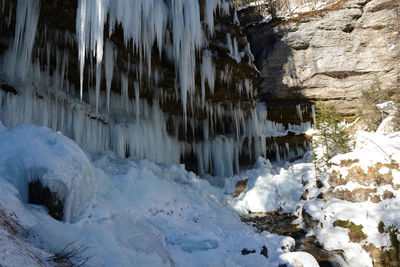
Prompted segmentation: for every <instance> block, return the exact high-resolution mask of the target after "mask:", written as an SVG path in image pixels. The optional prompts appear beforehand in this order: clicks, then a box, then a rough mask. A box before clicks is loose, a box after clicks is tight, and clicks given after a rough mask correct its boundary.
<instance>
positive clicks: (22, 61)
mask: <svg viewBox="0 0 400 267" xmlns="http://www.w3.org/2000/svg"><path fill="white" fill-rule="evenodd" d="M39 11H40V1H39V0H32V1H26V0H18V3H17V15H16V24H15V37H14V45H13V50H12V54H8V59H7V64H4V66H3V67H5V68H6V69H5V71H6V73H7V75H8V76H9V77H10V78H18V79H20V80H22V81H24V80H25V79H26V76H27V74H28V71H29V68H30V66H31V57H32V50H33V45H34V43H35V37H36V30H37V24H38V20H39Z"/></svg>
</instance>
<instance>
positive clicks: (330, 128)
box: [313, 104, 350, 172]
mask: <svg viewBox="0 0 400 267" xmlns="http://www.w3.org/2000/svg"><path fill="white" fill-rule="evenodd" d="M316 120H317V121H316V127H317V129H318V131H319V136H317V137H316V138H314V139H313V149H314V153H313V158H314V163H315V165H316V169H317V171H319V172H323V171H324V170H325V169H326V167H327V166H328V163H329V160H330V159H331V158H332V157H333V156H335V155H337V154H340V153H347V152H349V151H350V145H349V142H350V137H349V135H348V133H347V131H346V128H345V126H344V124H343V123H342V118H341V116H340V115H339V114H338V113H337V111H336V109H335V108H334V106H333V105H327V104H320V105H318V108H317V111H316Z"/></svg>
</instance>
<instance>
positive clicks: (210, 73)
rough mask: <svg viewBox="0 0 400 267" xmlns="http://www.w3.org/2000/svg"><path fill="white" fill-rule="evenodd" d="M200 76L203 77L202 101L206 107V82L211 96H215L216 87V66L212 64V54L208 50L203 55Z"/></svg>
mask: <svg viewBox="0 0 400 267" xmlns="http://www.w3.org/2000/svg"><path fill="white" fill-rule="evenodd" d="M200 76H201V101H202V104H203V105H204V102H205V84H206V81H207V84H208V88H209V89H210V92H211V94H214V85H215V66H214V64H213V62H212V54H211V52H210V51H208V50H205V51H204V53H203V62H202V63H201V66H200Z"/></svg>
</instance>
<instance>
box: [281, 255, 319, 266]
mask: <svg viewBox="0 0 400 267" xmlns="http://www.w3.org/2000/svg"><path fill="white" fill-rule="evenodd" d="M281 259H284V260H286V261H288V262H289V263H291V264H293V265H295V266H307V267H319V264H318V262H317V261H316V260H315V259H314V257H313V256H311V255H310V254H308V253H305V252H290V253H286V254H284V255H282V256H281Z"/></svg>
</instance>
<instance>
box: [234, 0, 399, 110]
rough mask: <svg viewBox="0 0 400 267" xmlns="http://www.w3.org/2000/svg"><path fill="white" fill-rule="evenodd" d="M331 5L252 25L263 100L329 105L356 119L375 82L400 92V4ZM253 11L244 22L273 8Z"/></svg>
mask: <svg viewBox="0 0 400 267" xmlns="http://www.w3.org/2000/svg"><path fill="white" fill-rule="evenodd" d="M329 2H331V5H327V6H325V8H322V9H319V10H314V11H309V12H305V13H298V14H296V15H292V16H291V17H290V18H287V19H283V18H276V19H273V20H272V21H271V22H269V23H253V24H251V25H248V26H247V28H246V32H247V36H248V39H249V41H250V43H251V49H252V52H253V54H254V55H255V58H256V65H257V67H258V68H259V70H260V71H261V78H262V80H261V83H260V85H259V96H264V98H267V99H269V100H270V101H272V99H275V100H284V101H288V100H295V101H301V100H310V101H329V102H332V103H334V104H335V105H336V106H337V108H338V110H339V111H340V112H341V113H342V114H345V115H352V114H355V113H356V112H357V110H358V108H359V106H360V101H359V98H360V96H361V94H362V91H363V90H364V89H368V88H370V87H371V85H372V84H373V82H374V81H375V80H377V79H378V80H379V81H380V82H381V89H384V90H396V89H397V88H398V86H399V82H400V80H399V79H400V78H399V77H400V76H399V75H400V67H399V66H400V22H399V18H400V17H399V16H400V15H399V12H400V2H399V1H397V0H342V1H329ZM332 2H333V4H332ZM252 8H253V9H252V10H251V9H250V8H246V9H243V10H242V11H240V12H239V17H240V19H241V20H243V21H242V24H243V22H244V23H250V21H249V20H248V19H247V20H246V18H248V17H249V15H248V13H252V14H253V18H256V17H257V16H256V15H254V14H255V13H257V12H258V13H257V14H261V13H262V12H264V13H265V12H266V11H265V9H267V7H265V8H264V9H262V7H260V6H258V8H255V7H252ZM299 9H300V10H301V6H300V8H299ZM260 10H261V11H260ZM260 12H261V13H260ZM264 16H265V14H264Z"/></svg>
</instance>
